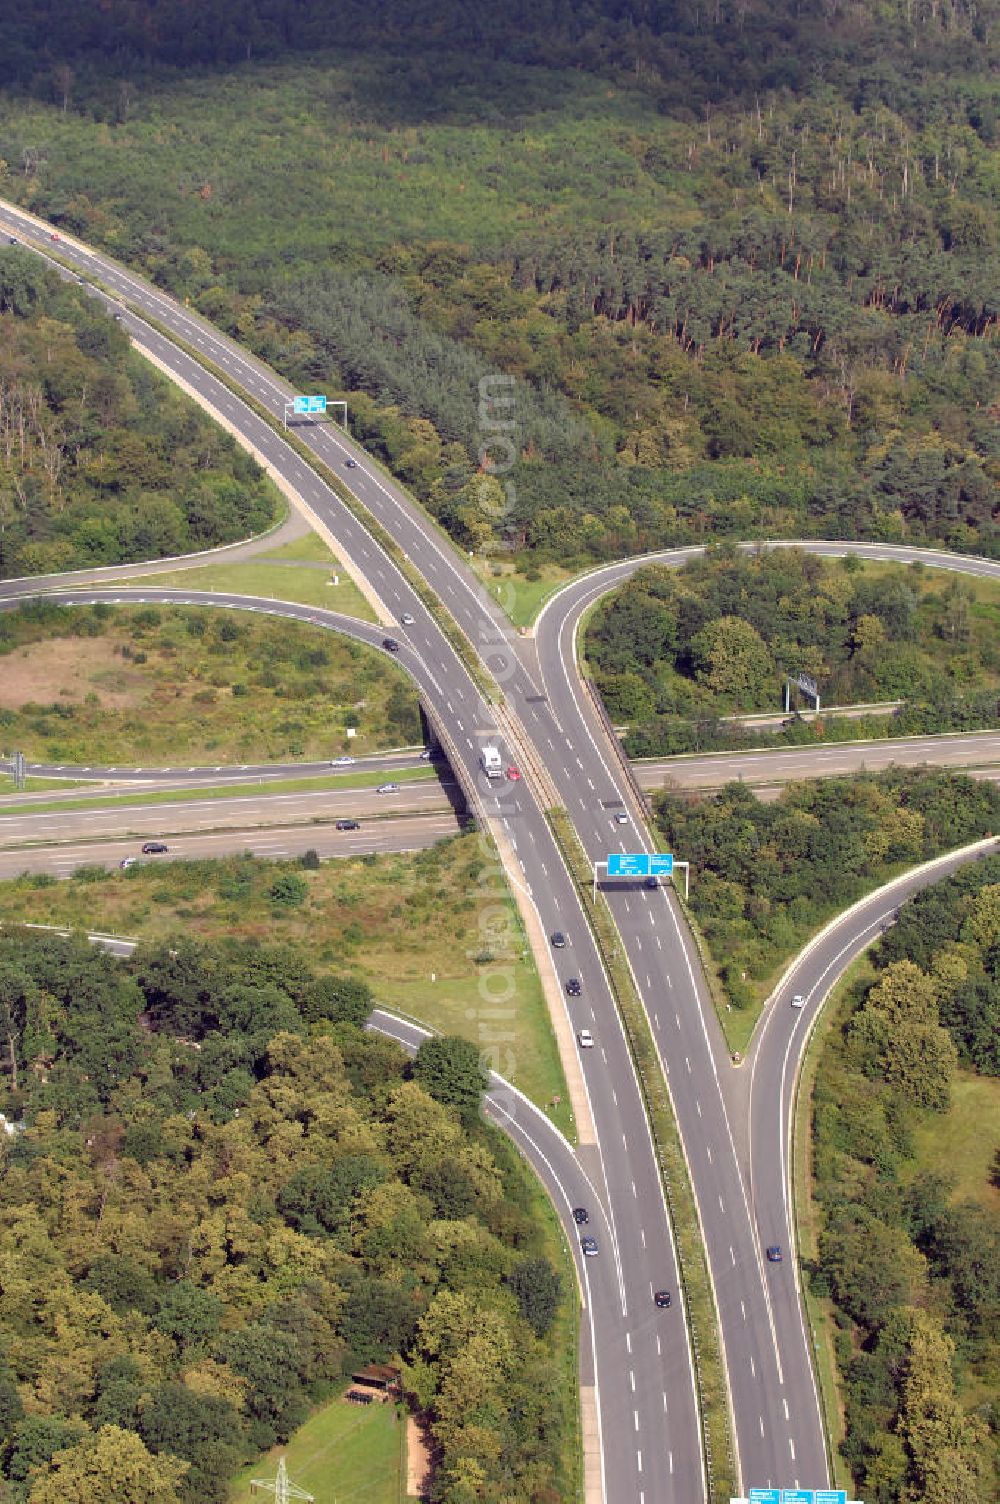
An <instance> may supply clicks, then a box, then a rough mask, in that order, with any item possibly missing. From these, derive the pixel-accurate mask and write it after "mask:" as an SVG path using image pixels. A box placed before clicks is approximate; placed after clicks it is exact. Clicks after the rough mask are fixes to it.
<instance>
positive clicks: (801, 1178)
mask: <svg viewBox="0 0 1000 1504" xmlns="http://www.w3.org/2000/svg"><path fill="white" fill-rule="evenodd" d="M873 976H874V972H873V970H872V966H871V962H870V961H869V959H868V957H867V955H863V956H859V957H858V959H857V960H856V961H855V962H854V963H853V964H852V965H851V966H850V967H848V969H847V971H846V972H845V973H844V974H843V976H842V977H841V979H840V981H839V982H838V983H837V986H836V987H835V988H834V991H833V993H832V995H831V997H829V998H828V999H827V1001H826V1003H825V1004H824V1007H823V1011H822V1013H821V1014H820V1017H819V1021H818V1022H817V1024H816V1026H815V1028H814V1029H813V1031H812V1034H811V1035H810V1038H809V1044H808V1046H807V1048H806V1053H805V1058H804V1059H803V1061H802V1068H801V1070H800V1071H799V1079H798V1082H797V1084H796V1088H795V1108H794V1111H793V1113H792V1195H793V1205H794V1211H795V1231H796V1242H797V1244H798V1255H799V1268H800V1270H801V1288H802V1299H803V1303H804V1305H805V1310H806V1317H807V1319H808V1322H809V1336H810V1341H811V1347H812V1359H813V1371H814V1372H815V1374H816V1382H817V1384H818V1386H819V1397H820V1406H821V1409H822V1414H823V1428H824V1431H825V1433H826V1447H827V1456H828V1460H829V1463H830V1467H831V1470H832V1478H833V1482H834V1486H835V1487H837V1488H843V1489H846V1490H847V1492H848V1497H850V1495H851V1494H852V1493H853V1492H854V1484H853V1479H852V1478H851V1472H850V1469H849V1468H848V1466H847V1464H846V1462H845V1461H844V1459H843V1456H842V1455H841V1451H840V1444H841V1442H842V1441H843V1439H844V1411H843V1407H842V1405H841V1402H840V1385H839V1382H838V1372H837V1356H836V1345H835V1333H836V1323H835V1315H834V1306H833V1302H832V1301H831V1300H828V1299H826V1298H824V1297H821V1296H818V1295H816V1294H815V1293H814V1292H813V1291H812V1289H811V1288H810V1281H809V1274H808V1270H809V1268H810V1266H812V1265H814V1264H815V1262H816V1259H817V1257H818V1253H819V1232H820V1225H819V1215H818V1207H817V1205H816V1201H815V1199H814V1197H813V1142H812V1103H813V1086H814V1085H815V1081H816V1072H817V1070H818V1069H819V1061H820V1056H821V1055H822V1053H823V1046H824V1044H825V1043H826V1040H827V1037H828V1036H829V1033H830V1030H831V1029H832V1028H833V1025H834V1023H835V1021H836V1017H837V1002H838V999H839V998H840V997H842V996H843V994H844V993H845V991H847V990H848V989H849V988H851V987H852V986H853V985H854V984H855V983H856V982H858V981H861V980H862V979H864V980H868V981H870V980H871V979H872V978H873Z"/></svg>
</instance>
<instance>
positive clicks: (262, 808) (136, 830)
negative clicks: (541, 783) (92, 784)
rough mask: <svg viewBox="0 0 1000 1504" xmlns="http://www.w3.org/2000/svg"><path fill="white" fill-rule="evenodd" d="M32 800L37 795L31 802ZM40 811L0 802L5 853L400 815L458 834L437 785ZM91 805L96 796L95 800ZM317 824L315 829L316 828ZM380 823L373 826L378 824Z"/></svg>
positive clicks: (19, 798)
mask: <svg viewBox="0 0 1000 1504" xmlns="http://www.w3.org/2000/svg"><path fill="white" fill-rule="evenodd" d="M27 797H31V796H27ZM33 797H34V800H35V802H37V803H38V804H39V805H41V806H42V807H41V808H40V809H39V810H38V811H37V812H28V813H24V812H22V813H19V814H13V815H9V814H5V813H4V803H5V800H0V847H2V846H15V845H24V844H26V843H28V842H33V841H34V842H37V841H45V842H49V841H59V842H66V841H80V840H92V839H93V838H95V837H97V836H105V837H107V836H122V837H131V838H133V839H135V840H149V839H151V838H153V837H160V836H165V835H177V834H180V833H181V832H183V831H204V832H206V833H207V832H211V831H223V830H255V829H260V828H261V827H263V826H270V825H288V826H291V825H292V824H295V823H297V824H300V825H306V826H307V827H308V829H311V830H322V829H324V828H326V827H327V826H329V825H332V824H333V823H334V822H335V821H336V820H338V819H345V818H349V819H356V820H359V821H361V822H363V823H362V828H363V829H366V830H367V831H369V832H371V833H374V831H375V830H376V829H377V824H379V823H383V822H384V821H385V820H386V818H387V817H392V818H394V817H395V816H396V815H397V814H414V813H422V814H435V815H442V814H444V813H445V812H451V813H450V814H449V815H448V818H447V821H441V820H439V824H444V823H447V824H449V825H450V827H451V829H452V830H456V829H457V828H458V822H457V818H456V816H455V814H454V812H452V804H451V801H450V800H449V798H448V790H447V789H445V788H443V787H442V786H441V785H440V784H439V783H437V782H436V781H435V782H433V783H428V784H424V783H415V784H406V783H403V784H400V786H399V793H398V794H383V795H379V794H377V793H376V792H375V790H374V789H351V790H346V789H345V790H344V791H343V792H342V793H335V794H330V793H328V792H326V791H323V792H318V793H305V794H278V793H274V794H266V793H265V794H244V795H239V796H236V797H232V798H229V797H223V798H219V799H185V798H184V796H183V792H181V793H180V794H179V795H178V797H177V798H176V799H169V800H163V801H161V802H159V803H157V804H130V803H129V801H128V798H127V797H125V798H123V799H122V800H120V801H119V800H115V801H114V802H113V803H110V805H109V806H108V807H102V808H100V809H78V808H74V803H75V801H73V800H71V799H70V798H66V797H62V798H60V799H59V800H58V806H59V807H58V808H57V809H51V808H49V807H48V806H50V805H51V804H52V803H53V800H52V798H51V796H48V797H46V795H45V794H39V795H35V796H33ZM90 797H91V798H93V797H94V796H93V794H91V796H90ZM6 799H7V800H9V801H10V802H11V803H16V804H17V807H18V808H19V809H21V810H23V804H24V802H25V801H26V796H24V795H20V794H15V795H7V796H6ZM310 822H312V823H310ZM372 822H375V823H372Z"/></svg>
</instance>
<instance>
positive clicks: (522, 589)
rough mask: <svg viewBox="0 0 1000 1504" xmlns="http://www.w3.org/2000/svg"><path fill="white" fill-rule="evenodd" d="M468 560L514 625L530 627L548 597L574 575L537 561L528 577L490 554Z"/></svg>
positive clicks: (555, 566) (574, 577) (575, 574)
mask: <svg viewBox="0 0 1000 1504" xmlns="http://www.w3.org/2000/svg"><path fill="white" fill-rule="evenodd" d="M469 563H470V564H471V566H472V568H473V569H474V570H475V572H476V574H477V575H478V576H479V579H480V580H481V582H482V583H483V584H484V585H485V586H486V588H487V590H488V591H489V592H490V594H491V595H492V596H494V598H495V599H496V601H497V604H498V605H499V606H500V607H501V609H502V610H504V611H505V612H506V613H507V615H508V616H509V617H510V620H511V623H512V624H513V625H514V626H515V627H530V626H531V623H532V622H533V621H534V619H535V617H536V616H537V615H538V613H539V611H540V610H541V609H542V607H543V606H544V605H545V602H546V601H547V600H548V599H549V597H550V596H552V595H554V594H555V593H556V591H557V590H558V589H559V588H560V586H561V585H565V584H567V583H568V582H569V581H570V580H573V579H576V578H577V575H578V571H574V570H570V569H563V568H562V567H561V566H560V565H558V564H538V565H534V566H532V569H531V577H529V576H528V575H526V574H523V573H522V572H521V571H520V570H519V569H516V568H515V567H514V565H513V564H511V563H509V562H508V561H507V560H500V559H497V558H494V557H493V556H491V555H490V554H477V555H476V556H475V557H474V558H473V559H470V561H469Z"/></svg>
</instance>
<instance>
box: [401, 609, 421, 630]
mask: <svg viewBox="0 0 1000 1504" xmlns="http://www.w3.org/2000/svg"><path fill="white" fill-rule="evenodd" d="M399 619H400V621H401V622H402V624H403V626H404V627H412V626H413V623H414V622H415V621H416V619H417V618H416V617H415V616H411V615H410V613H409V611H404V612H403V614H402V616H401V617H400V618H399Z"/></svg>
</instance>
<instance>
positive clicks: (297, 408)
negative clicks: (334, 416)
mask: <svg viewBox="0 0 1000 1504" xmlns="http://www.w3.org/2000/svg"><path fill="white" fill-rule="evenodd" d="M292 411H293V412H296V413H325V412H326V398H325V397H296V398H295V401H294V402H293V404H292Z"/></svg>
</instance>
